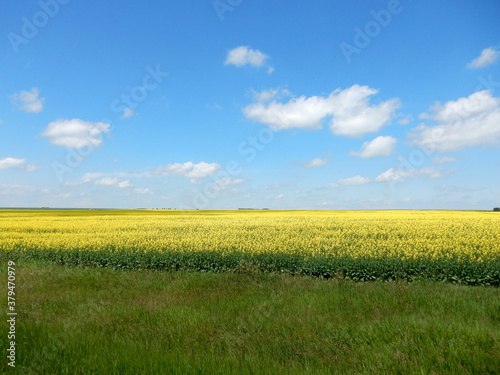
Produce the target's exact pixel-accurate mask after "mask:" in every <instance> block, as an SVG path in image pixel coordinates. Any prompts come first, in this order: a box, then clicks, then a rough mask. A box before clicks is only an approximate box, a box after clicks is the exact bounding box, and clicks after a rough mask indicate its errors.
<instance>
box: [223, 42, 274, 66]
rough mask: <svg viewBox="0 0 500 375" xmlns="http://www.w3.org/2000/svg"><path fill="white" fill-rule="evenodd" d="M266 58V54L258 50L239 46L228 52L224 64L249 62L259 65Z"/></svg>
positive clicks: (240, 64)
mask: <svg viewBox="0 0 500 375" xmlns="http://www.w3.org/2000/svg"><path fill="white" fill-rule="evenodd" d="M267 58H268V56H267V55H265V54H263V53H262V52H260V51H259V50H256V49H250V48H248V47H247V46H239V47H236V48H234V49H232V50H231V51H229V52H228V54H227V57H226V62H225V65H235V66H243V65H247V64H249V65H252V66H255V67H259V66H262V65H263V64H264V62H265V61H266V59H267Z"/></svg>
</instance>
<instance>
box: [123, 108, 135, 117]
mask: <svg viewBox="0 0 500 375" xmlns="http://www.w3.org/2000/svg"><path fill="white" fill-rule="evenodd" d="M133 115H134V111H133V110H132V108H125V109H124V110H123V114H122V118H131V117H132V116H133Z"/></svg>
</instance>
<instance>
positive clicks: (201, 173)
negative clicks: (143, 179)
mask: <svg viewBox="0 0 500 375" xmlns="http://www.w3.org/2000/svg"><path fill="white" fill-rule="evenodd" d="M219 168H220V164H217V163H205V162H203V161H202V162H200V163H198V164H195V163H193V162H192V161H188V162H186V163H173V164H167V165H165V166H162V167H158V168H156V170H155V172H154V173H155V174H160V175H170V176H183V177H188V178H203V177H207V176H210V175H211V174H213V173H214V172H216V171H217V170H218V169H219Z"/></svg>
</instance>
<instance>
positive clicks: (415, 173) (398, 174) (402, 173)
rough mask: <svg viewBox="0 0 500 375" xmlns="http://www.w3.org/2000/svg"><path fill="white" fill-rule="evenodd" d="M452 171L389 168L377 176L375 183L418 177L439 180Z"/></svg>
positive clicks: (426, 168) (425, 168) (427, 168)
mask: <svg viewBox="0 0 500 375" xmlns="http://www.w3.org/2000/svg"><path fill="white" fill-rule="evenodd" d="M451 172H453V171H450V170H448V171H444V170H442V169H436V168H431V167H423V168H419V169H397V168H390V169H388V170H386V171H385V172H383V173H381V174H379V175H378V176H377V178H375V181H377V182H391V181H400V180H404V179H406V178H416V177H420V176H426V177H429V178H441V177H445V176H447V175H448V174H450V173H451Z"/></svg>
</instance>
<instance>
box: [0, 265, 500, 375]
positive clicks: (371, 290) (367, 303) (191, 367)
mask: <svg viewBox="0 0 500 375" xmlns="http://www.w3.org/2000/svg"><path fill="white" fill-rule="evenodd" d="M0 267H2V269H3V270H4V271H2V274H3V275H4V276H3V280H4V285H5V288H4V290H5V292H4V293H6V291H7V289H6V284H7V277H6V275H7V265H6V262H5V261H4V260H2V261H1V262H0ZM16 284H17V288H16V299H17V301H16V303H17V305H16V308H17V311H18V312H19V315H18V321H17V327H16V328H17V332H16V345H17V367H16V369H15V371H12V369H10V368H9V367H8V366H7V360H6V358H3V359H2V361H1V366H0V367H1V371H2V372H3V373H19V374H288V373H290V374H294V373H296V374H332V373H334V374H335V373H338V374H364V373H366V374H488V373H489V374H495V373H498V369H500V290H499V289H498V288H494V287H471V286H463V285H454V284H450V283H439V282H432V281H425V280H423V281H416V282H413V283H407V282H402V281H400V282H391V283H382V282H371V283H355V282H352V281H348V280H344V279H337V278H333V279H329V280H320V279H313V278H308V277H302V276H291V275H289V274H279V273H271V274H262V273H258V272H255V273H253V272H252V271H251V270H250V271H249V272H247V273H240V274H237V273H202V272H187V271H176V272H174V271H169V272H154V271H145V270H143V271H116V270H112V269H107V268H104V269H103V268H83V267H76V268H75V267H62V266H60V265H57V264H51V263H46V262H39V261H27V260H20V261H19V263H18V264H17V265H16ZM4 295H5V294H4ZM4 301H5V299H4ZM4 303H5V311H6V308H7V304H6V302H4ZM4 327H5V328H4V332H5V334H2V335H0V337H1V342H2V350H3V352H4V353H5V352H6V348H7V347H8V346H7V334H6V332H7V330H8V327H7V323H6V322H5V323H4ZM4 357H5V356H4Z"/></svg>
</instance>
